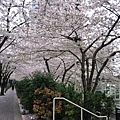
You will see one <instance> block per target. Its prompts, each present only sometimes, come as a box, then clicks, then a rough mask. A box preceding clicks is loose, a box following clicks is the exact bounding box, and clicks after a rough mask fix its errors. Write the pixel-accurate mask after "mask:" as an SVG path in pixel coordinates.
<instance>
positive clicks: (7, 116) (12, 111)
mask: <svg viewBox="0 0 120 120" xmlns="http://www.w3.org/2000/svg"><path fill="white" fill-rule="evenodd" d="M0 120H22V117H21V114H20V109H19V104H18V98H17V95H16V90H12V89H11V88H10V89H9V90H8V91H7V92H6V93H5V95H4V96H0Z"/></svg>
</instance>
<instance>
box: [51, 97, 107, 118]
mask: <svg viewBox="0 0 120 120" xmlns="http://www.w3.org/2000/svg"><path fill="white" fill-rule="evenodd" d="M55 100H65V101H67V102H69V103H71V104H72V105H74V106H76V107H78V108H80V109H81V120H83V110H84V111H86V112H88V113H89V114H91V115H93V116H95V117H97V118H99V119H100V118H106V120H108V117H107V116H98V115H96V114H94V113H92V112H90V111H89V110H87V109H85V108H83V107H81V106H79V105H77V104H75V103H74V102H72V101H70V100H68V99H66V98H64V97H55V98H54V99H53V120H55Z"/></svg>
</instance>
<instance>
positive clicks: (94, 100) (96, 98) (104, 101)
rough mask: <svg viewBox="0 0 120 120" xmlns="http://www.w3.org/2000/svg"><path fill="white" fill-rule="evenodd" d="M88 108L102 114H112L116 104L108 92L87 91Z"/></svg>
mask: <svg viewBox="0 0 120 120" xmlns="http://www.w3.org/2000/svg"><path fill="white" fill-rule="evenodd" d="M87 98H88V99H87V109H89V110H90V111H92V112H93V113H96V114H97V112H99V113H100V114H101V115H107V116H110V115H111V114H112V113H113V110H114V107H115V104H114V101H113V97H112V96H107V94H106V92H104V93H101V92H95V93H90V92H89V93H87Z"/></svg>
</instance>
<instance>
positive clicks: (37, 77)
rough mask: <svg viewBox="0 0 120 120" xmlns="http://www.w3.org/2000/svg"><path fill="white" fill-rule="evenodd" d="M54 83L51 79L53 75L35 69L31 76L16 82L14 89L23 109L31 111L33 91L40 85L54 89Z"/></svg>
mask: <svg viewBox="0 0 120 120" xmlns="http://www.w3.org/2000/svg"><path fill="white" fill-rule="evenodd" d="M55 85H56V83H55V82H54V81H53V77H52V75H50V74H44V73H41V72H38V71H36V72H35V73H33V76H32V78H31V79H30V78H28V77H25V78H24V79H23V80H21V81H19V82H17V84H16V90H17V95H18V97H19V98H20V100H21V104H22V105H23V106H24V108H25V109H28V110H29V111H30V112H33V99H34V91H35V89H37V88H40V87H48V88H51V89H55Z"/></svg>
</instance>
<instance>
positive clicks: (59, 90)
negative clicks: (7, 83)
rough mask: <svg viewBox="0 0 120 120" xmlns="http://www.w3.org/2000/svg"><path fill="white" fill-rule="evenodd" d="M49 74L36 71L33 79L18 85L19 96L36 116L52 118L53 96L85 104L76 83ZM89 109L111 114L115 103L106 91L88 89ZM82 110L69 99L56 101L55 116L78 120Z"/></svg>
mask: <svg viewBox="0 0 120 120" xmlns="http://www.w3.org/2000/svg"><path fill="white" fill-rule="evenodd" d="M52 77H53V76H51V75H50V74H44V73H41V72H35V73H34V74H33V76H32V77H31V79H29V78H28V77H26V78H24V79H23V80H22V81H19V82H18V83H17V84H16V90H17V94H18V97H19V98H20V100H21V103H22V104H23V106H24V107H25V109H29V110H30V112H33V111H34V112H35V113H36V114H37V116H39V117H40V116H44V117H49V118H51V117H52V102H53V98H54V97H65V98H66V99H69V100H70V101H72V102H74V103H76V104H78V105H80V106H83V107H84V104H83V103H84V102H83V98H82V93H79V92H77V91H75V90H74V86H73V85H70V84H69V85H67V86H66V85H65V84H63V83H57V82H55V81H54V80H53V79H52ZM86 101H87V103H86V104H87V109H89V110H90V111H92V112H93V113H96V111H99V112H100V113H101V115H106V114H107V115H108V116H109V115H110V114H111V113H112V111H113V107H114V102H113V98H112V97H108V96H107V95H106V93H97V92H96V93H91V92H87V100H86ZM80 112H81V111H80V109H79V108H77V107H76V106H73V105H71V104H69V103H68V102H65V101H62V102H61V100H57V103H56V118H57V119H58V120H59V119H60V120H61V119H62V120H70V119H72V120H74V119H75V120H79V119H80Z"/></svg>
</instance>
